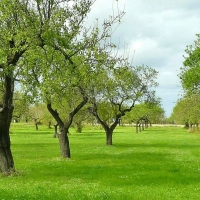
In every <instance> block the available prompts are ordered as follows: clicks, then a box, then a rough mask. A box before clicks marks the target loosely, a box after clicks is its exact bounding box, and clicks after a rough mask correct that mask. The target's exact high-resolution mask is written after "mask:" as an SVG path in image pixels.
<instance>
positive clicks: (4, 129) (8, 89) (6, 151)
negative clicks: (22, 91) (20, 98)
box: [0, 76, 15, 174]
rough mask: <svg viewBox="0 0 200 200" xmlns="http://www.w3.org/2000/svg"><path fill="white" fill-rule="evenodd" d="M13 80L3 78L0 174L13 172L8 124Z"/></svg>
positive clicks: (9, 121)
mask: <svg viewBox="0 0 200 200" xmlns="http://www.w3.org/2000/svg"><path fill="white" fill-rule="evenodd" d="M13 91H14V80H13V79H12V78H10V77H9V76H6V77H5V93H4V96H3V98H2V102H1V105H0V172H3V173H5V174H9V173H11V172H12V171H14V170H15V167H14V160H13V156H12V152H11V148H10V136H9V130H10V124H11V120H12V113H13V109H14V107H13V105H12V102H13Z"/></svg>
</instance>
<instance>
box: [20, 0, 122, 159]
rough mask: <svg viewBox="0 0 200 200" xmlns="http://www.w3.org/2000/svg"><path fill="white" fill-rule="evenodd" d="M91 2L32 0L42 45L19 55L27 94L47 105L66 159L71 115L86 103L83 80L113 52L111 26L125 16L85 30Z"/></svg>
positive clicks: (81, 0) (68, 152) (84, 82)
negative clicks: (21, 56) (21, 55)
mask: <svg viewBox="0 0 200 200" xmlns="http://www.w3.org/2000/svg"><path fill="white" fill-rule="evenodd" d="M45 2H46V3H45ZM93 2H94V1H92V0H89V1H88V0H80V1H73V2H69V1H62V4H59V3H58V1H50V0H44V1H36V7H35V9H36V10H37V13H38V15H39V18H38V19H39V22H40V23H39V24H41V26H40V27H41V31H42V34H39V35H40V39H41V40H40V43H41V45H38V46H37V47H35V46H34V48H30V49H29V50H28V51H27V52H26V53H25V55H24V56H23V59H21V65H20V66H24V67H23V71H21V74H22V77H23V79H24V80H23V85H24V86H25V88H26V90H27V96H33V97H34V98H36V97H40V98H42V100H43V101H44V102H45V103H46V104H47V108H48V110H49V112H50V113H51V114H52V116H53V117H54V119H55V120H56V122H57V123H58V125H59V128H60V131H59V133H60V134H59V143H60V149H61V155H62V157H64V158H69V157H70V156H71V154H70V147H69V138H68V135H67V133H68V131H69V127H70V125H71V124H72V121H73V118H74V116H75V115H76V114H77V113H78V112H79V111H80V109H81V108H82V107H83V106H84V105H85V104H86V103H87V101H88V96H87V84H88V82H90V78H91V76H93V77H94V75H93V74H94V73H97V72H95V71H94V67H93V66H94V65H96V66H101V64H99V65H98V64H97V63H100V62H101V60H103V61H104V62H105V60H106V58H108V55H109V54H111V53H112V52H111V48H112V46H113V45H112V43H111V42H110V37H111V33H112V26H113V24H115V23H118V21H119V19H121V17H122V16H123V14H124V12H119V13H118V14H117V16H114V17H110V18H109V19H108V20H106V21H104V23H103V27H102V29H101V30H100V29H99V28H98V24H95V25H94V27H93V28H91V27H90V28H86V26H85V24H84V20H86V16H87V14H88V12H89V11H90V9H91V6H92V4H93ZM46 5H48V6H46ZM98 55H100V56H98ZM66 104H68V106H67V110H66V114H65V117H61V115H60V112H59V109H61V108H62V106H63V105H66ZM69 108H70V111H69ZM62 109H64V107H63V108H62ZM68 111H69V112H68Z"/></svg>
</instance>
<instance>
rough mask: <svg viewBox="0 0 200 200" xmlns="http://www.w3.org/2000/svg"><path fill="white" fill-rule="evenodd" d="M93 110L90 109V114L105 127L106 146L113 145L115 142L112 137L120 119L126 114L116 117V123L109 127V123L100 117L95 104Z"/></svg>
mask: <svg viewBox="0 0 200 200" xmlns="http://www.w3.org/2000/svg"><path fill="white" fill-rule="evenodd" d="M93 106H94V107H93V108H89V112H90V113H91V114H92V115H94V117H95V118H96V119H97V122H98V123H100V124H101V126H102V127H103V129H104V130H105V132H106V145H112V144H113V141H112V136H113V131H114V130H115V128H116V126H117V124H118V123H119V119H120V118H121V117H122V116H123V115H124V114H122V113H121V114H118V115H116V117H115V120H114V122H113V123H112V124H111V125H109V124H108V123H107V122H105V121H103V120H101V118H100V116H99V115H98V109H97V106H96V104H95V103H94V104H93Z"/></svg>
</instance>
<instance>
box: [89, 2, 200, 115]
mask: <svg viewBox="0 0 200 200" xmlns="http://www.w3.org/2000/svg"><path fill="white" fill-rule="evenodd" d="M118 9H119V10H124V11H125V12H126V13H125V15H124V17H123V18H122V21H121V24H120V25H119V27H118V28H117V29H116V30H115V32H114V34H113V36H112V41H113V42H114V43H115V44H117V45H119V48H121V52H123V49H124V47H125V46H127V45H128V48H129V52H130V55H131V56H133V62H132V64H133V65H135V66H137V65H142V64H144V65H147V66H149V67H152V68H154V69H156V70H157V71H158V73H159V74H158V78H157V82H158V83H159V86H158V87H157V89H156V94H157V96H159V97H160V98H161V104H162V107H163V108H164V110H165V114H166V117H169V116H170V114H171V112H172V110H173V107H174V106H175V103H176V102H177V100H178V98H180V97H181V93H182V88H181V83H180V80H179V78H178V74H179V72H180V67H182V66H183V64H182V63H183V61H184V57H183V55H184V54H185V49H186V46H187V45H190V44H192V43H193V42H194V40H196V34H198V33H200V1H199V0H177V1H176V0H96V2H95V3H94V5H93V6H92V9H91V12H90V14H89V16H88V21H89V23H92V21H95V19H96V18H98V19H99V21H101V20H103V19H106V18H107V17H108V16H109V15H112V13H113V12H114V13H115V14H117V10H118Z"/></svg>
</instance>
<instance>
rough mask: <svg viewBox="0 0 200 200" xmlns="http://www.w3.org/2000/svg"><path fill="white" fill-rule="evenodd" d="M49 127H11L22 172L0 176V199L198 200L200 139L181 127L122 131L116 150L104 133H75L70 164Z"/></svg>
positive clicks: (94, 130) (117, 133)
mask: <svg viewBox="0 0 200 200" xmlns="http://www.w3.org/2000/svg"><path fill="white" fill-rule="evenodd" d="M52 135H53V129H48V128H46V127H45V126H43V127H39V131H35V128H34V126H32V125H28V124H23V125H20V124H13V125H12V128H11V141H12V151H13V156H14V160H15V166H16V169H17V171H18V173H17V174H16V175H12V176H10V177H4V176H0V199H1V200H2V199H6V200H7V199H8V200H11V199H19V200H21V199H26V200H29V199H37V200H41V199H45V200H46V199H52V200H60V199H69V200H70V199H72V200H73V199H77V200H83V199H85V200H87V199H89V200H90V199H95V200H96V199H97V200H100V199H101V200H106V199H110V200H112V199H113V200H114V199H119V200H132V199H133V200H143V199H144V200H146V199H148V200H151V199H152V200H171V199H172V200H177V199H179V200H186V199H187V200H193V199H194V200H197V199H199V195H200V135H198V134H191V133H189V132H188V131H187V130H185V129H183V128H180V127H179V128H178V127H151V128H149V129H146V130H145V131H143V132H141V133H139V134H136V133H135V128H133V127H118V128H117V129H116V131H115V132H114V136H113V143H114V144H113V146H106V145H105V134H104V132H103V130H101V129H100V128H93V127H87V128H85V129H84V131H83V133H81V134H80V133H75V131H74V130H73V129H72V130H71V135H70V136H69V137H70V146H71V153H72V158H71V159H67V160H65V159H61V158H60V151H59V145H58V139H56V138H53V137H52Z"/></svg>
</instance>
